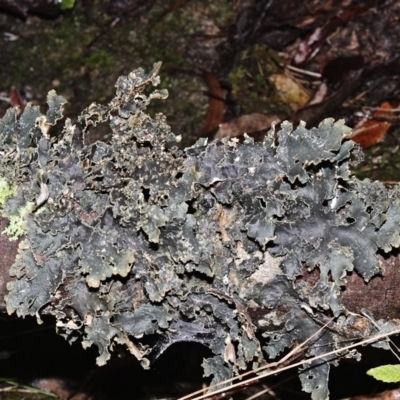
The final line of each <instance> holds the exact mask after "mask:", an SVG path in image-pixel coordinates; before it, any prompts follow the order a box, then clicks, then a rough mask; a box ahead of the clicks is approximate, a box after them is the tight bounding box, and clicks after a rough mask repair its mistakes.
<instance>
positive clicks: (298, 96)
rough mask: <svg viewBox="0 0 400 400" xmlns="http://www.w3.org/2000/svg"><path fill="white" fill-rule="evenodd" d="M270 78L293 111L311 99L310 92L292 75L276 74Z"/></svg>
mask: <svg viewBox="0 0 400 400" xmlns="http://www.w3.org/2000/svg"><path fill="white" fill-rule="evenodd" d="M269 79H270V81H271V82H272V83H273V84H274V85H275V87H276V90H277V92H278V94H279V96H280V97H281V99H282V101H284V102H285V103H287V104H288V105H289V106H290V108H291V109H292V110H293V111H297V110H298V109H300V108H303V107H304V106H305V105H306V104H307V103H308V102H309V101H310V98H311V96H310V93H308V92H307V90H306V89H304V87H303V86H302V85H301V84H300V83H299V82H297V81H296V80H294V79H293V78H291V77H290V76H288V75H286V74H274V75H271V76H270V77H269Z"/></svg>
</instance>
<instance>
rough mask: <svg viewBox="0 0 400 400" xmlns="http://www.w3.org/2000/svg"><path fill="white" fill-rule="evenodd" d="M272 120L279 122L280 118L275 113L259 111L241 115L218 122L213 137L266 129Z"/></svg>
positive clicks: (232, 135) (238, 134)
mask: <svg viewBox="0 0 400 400" xmlns="http://www.w3.org/2000/svg"><path fill="white" fill-rule="evenodd" d="M274 121H276V122H279V121H280V118H279V117H277V116H276V115H265V114H261V113H254V114H245V115H241V116H240V117H238V118H234V119H231V120H230V121H228V122H224V123H222V124H220V125H219V129H218V131H217V133H216V135H215V137H214V138H215V139H222V138H224V137H237V136H241V135H243V134H244V133H251V132H258V131H262V130H266V129H269V128H270V127H271V124H272V122H274Z"/></svg>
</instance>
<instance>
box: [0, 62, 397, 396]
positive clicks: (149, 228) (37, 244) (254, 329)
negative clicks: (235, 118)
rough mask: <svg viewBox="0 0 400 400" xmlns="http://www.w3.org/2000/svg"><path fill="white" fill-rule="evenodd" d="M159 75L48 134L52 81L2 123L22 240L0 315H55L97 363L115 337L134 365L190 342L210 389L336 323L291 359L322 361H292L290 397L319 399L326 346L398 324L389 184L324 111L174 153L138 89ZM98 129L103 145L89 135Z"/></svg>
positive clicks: (122, 88)
mask: <svg viewBox="0 0 400 400" xmlns="http://www.w3.org/2000/svg"><path fill="white" fill-rule="evenodd" d="M159 68H160V65H159V64H155V65H154V68H153V70H152V71H151V72H150V73H149V74H146V73H145V72H144V71H143V70H141V69H139V70H136V71H133V72H132V73H131V74H129V76H127V77H121V78H120V79H119V80H118V82H117V85H116V86H117V93H116V96H115V98H114V99H113V100H112V101H111V102H110V104H109V105H108V106H102V105H98V104H92V105H91V106H89V107H88V108H87V109H85V110H84V111H83V112H82V114H81V115H80V117H79V119H78V120H79V123H78V124H77V125H72V124H71V122H70V120H68V119H67V120H66V121H65V124H64V128H63V130H62V132H61V134H54V135H52V134H51V133H50V134H49V130H50V129H51V127H52V126H53V125H55V124H56V123H57V121H58V120H60V119H62V112H61V108H62V105H63V104H64V103H65V99H64V98H63V97H62V96H57V95H56V93H55V92H54V91H51V92H50V93H49V95H48V104H49V110H48V112H47V114H46V115H43V114H41V113H40V110H39V109H38V107H32V106H31V105H29V104H28V105H27V107H26V108H25V110H24V112H23V114H22V115H21V116H20V117H17V114H16V112H15V110H10V111H9V112H8V113H7V114H6V115H5V116H4V118H3V119H2V120H1V121H0V151H1V155H2V158H1V164H0V171H1V174H0V204H1V206H2V208H1V211H2V217H3V218H7V219H8V221H9V224H8V225H7V227H6V228H5V229H4V230H2V232H3V233H5V234H7V235H8V237H9V238H10V240H20V239H21V238H23V239H22V240H21V242H20V243H19V247H18V252H17V255H16V257H15V260H13V259H12V258H13V257H12V255H11V254H10V257H11V259H10V260H9V261H10V266H9V274H10V275H11V276H12V278H13V279H12V280H11V281H10V282H9V283H8V285H7V290H8V292H7V294H6V296H5V297H4V299H5V302H6V309H7V312H8V313H10V314H12V313H16V314H17V315H18V316H25V315H35V316H36V317H37V318H38V319H39V320H40V315H42V314H51V315H53V316H54V317H55V318H56V320H57V321H56V326H57V330H58V332H59V333H60V334H61V335H63V336H64V337H65V338H67V339H68V340H71V341H74V340H76V338H77V337H79V338H80V339H81V341H82V345H83V346H84V347H89V346H91V345H96V346H97V347H98V349H99V353H100V354H99V357H98V359H97V362H98V364H100V365H101V364H104V363H106V362H107V360H108V359H109V357H110V351H111V350H112V349H113V346H114V345H115V344H116V343H119V344H124V345H126V346H127V348H128V349H129V350H130V352H131V353H132V354H133V355H134V356H135V357H137V358H138V359H139V360H140V361H141V362H142V364H143V366H144V367H148V366H149V364H150V362H151V361H152V360H153V359H155V358H157V357H158V356H159V355H160V354H161V353H163V352H164V351H165V350H166V349H167V348H168V347H169V346H170V345H171V344H173V343H175V342H182V341H183V342H185V341H194V342H199V343H201V344H203V345H205V346H207V347H209V348H210V350H211V351H212V353H213V354H214V356H213V357H210V358H208V359H206V360H205V361H204V363H203V367H204V374H205V376H212V378H213V382H219V381H222V380H224V379H226V378H230V377H232V376H233V375H235V374H237V373H239V372H240V371H241V370H246V369H248V368H252V367H253V368H254V367H257V366H259V365H262V364H263V363H264V362H265V360H267V359H269V358H272V359H274V358H276V357H277V356H279V354H281V353H282V352H284V351H286V350H287V349H290V348H292V347H294V346H295V345H296V344H297V343H301V342H303V341H305V340H307V339H308V338H309V337H310V336H312V335H313V334H314V333H315V332H317V331H318V330H319V329H320V327H321V325H323V324H325V323H326V322H327V321H328V320H329V318H331V316H334V317H335V322H331V323H330V324H329V325H328V328H329V329H326V330H324V331H323V333H322V334H321V335H317V336H316V338H315V340H314V342H313V343H312V344H313V345H315V347H313V346H311V347H310V348H309V349H308V350H307V352H306V353H305V355H304V357H305V360H306V359H307V358H308V357H311V356H317V355H318V356H321V357H322V358H321V359H320V360H319V361H318V362H317V363H311V364H309V365H304V368H301V369H300V379H301V382H302V385H303V389H304V390H305V391H307V392H310V393H311V394H312V397H313V399H325V398H327V396H328V393H329V392H328V387H327V383H328V376H329V368H330V364H332V363H336V361H335V357H334V356H325V354H326V352H327V351H329V350H333V349H338V348H342V347H343V346H344V345H345V344H346V345H347V344H348V343H349V342H348V340H349V339H354V340H357V339H359V338H362V337H365V336H369V335H371V334H373V333H374V332H377V331H383V332H389V331H392V330H393V329H394V328H395V327H396V326H397V320H396V317H397V314H396V312H397V310H396V305H397V302H398V301H397V300H394V299H393V302H392V299H391V295H392V293H391V292H392V291H394V288H395V285H396V282H397V279H398V278H397V276H398V273H397V271H398V268H397V259H396V258H395V257H394V256H393V251H394V250H393V249H395V248H398V247H399V246H400V229H399V226H400V187H398V186H396V187H394V188H392V189H390V190H387V189H386V188H385V187H384V186H383V185H382V184H380V183H377V182H370V181H368V180H366V181H359V180H358V179H356V178H355V177H353V176H352V174H351V173H350V168H349V167H350V161H351V159H352V158H354V157H355V155H354V151H353V150H354V143H353V142H352V141H350V140H348V139H347V138H346V135H347V134H348V133H349V129H348V128H347V127H346V126H344V124H343V122H341V121H337V122H334V121H333V120H332V119H327V120H324V121H323V122H321V124H320V125H319V126H318V128H312V129H306V127H305V125H304V124H300V125H299V126H298V127H297V128H296V129H293V126H292V125H291V124H290V123H288V122H284V123H282V126H281V129H280V130H279V131H275V130H274V129H272V130H271V131H270V132H269V133H268V135H267V137H266V138H265V140H264V141H263V142H262V143H254V141H253V140H252V139H250V138H247V139H246V140H245V142H244V143H243V144H239V143H238V141H237V140H234V139H233V140H222V141H215V142H213V143H212V144H209V145H208V144H207V141H206V140H204V139H202V140H200V141H198V142H197V143H196V144H195V145H194V146H192V147H190V148H188V149H185V150H184V151H181V150H179V149H178V147H177V146H176V144H177V143H178V142H179V140H180V137H179V136H176V135H174V134H173V133H172V132H171V130H170V128H169V126H168V125H167V124H166V120H165V117H164V116H162V115H156V116H155V118H151V117H150V116H149V115H147V114H146V113H145V112H144V111H145V109H146V106H147V105H148V103H149V102H150V101H151V100H152V99H162V98H165V97H166V95H167V94H166V92H165V91H154V92H153V93H150V94H145V92H144V89H145V88H146V87H148V86H149V85H151V84H153V85H156V84H157V83H158V80H159V79H158V70H159ZM146 93H147V92H146ZM98 125H103V126H102V128H104V127H106V129H110V131H111V135H110V136H111V140H110V142H107V143H106V142H101V141H97V142H95V143H91V144H86V141H85V135H86V133H87V132H88V130H89V129H96V127H97V126H98ZM12 249H13V251H15V247H12ZM14 254H15V253H14ZM381 254H382V256H381ZM391 254H392V255H391ZM385 258H386V259H385ZM6 268H7V267H6ZM385 269H386V271H385V273H386V276H385V278H379V277H376V276H379V275H380V274H382V272H384V270H385ZM364 282H369V284H368V285H366V284H365V283H364ZM370 287H371V288H372V289H371V290H372V291H371V292H369V288H370ZM3 289H4V284H3ZM370 293H373V294H374V295H375V294H376V297H374V301H371V294H370ZM389 301H390V302H391V304H390V307H388V302H389ZM392 304H394V308H393V309H392V310H391V307H392ZM362 307H366V308H367V310H365V312H364V311H363V310H362V309H361V308H362ZM349 311H350V312H349ZM365 313H369V314H371V316H372V318H374V319H376V320H377V322H374V321H373V320H372V319H371V318H368V317H366V316H365V315H364V314H365ZM149 339H150V340H151V343H152V345H150V342H149ZM344 339H346V342H345V344H344ZM154 340H155V341H154ZM353 355H354V354H353Z"/></svg>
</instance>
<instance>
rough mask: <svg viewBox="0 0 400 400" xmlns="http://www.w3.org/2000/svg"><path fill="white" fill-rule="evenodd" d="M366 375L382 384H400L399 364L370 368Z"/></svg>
mask: <svg viewBox="0 0 400 400" xmlns="http://www.w3.org/2000/svg"><path fill="white" fill-rule="evenodd" d="M367 374H368V375H370V376H372V377H374V378H375V379H377V380H378V381H382V382H387V383H392V382H400V364H395V365H381V366H380V367H376V368H371V369H370V370H368V371H367Z"/></svg>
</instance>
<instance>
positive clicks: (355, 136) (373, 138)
mask: <svg viewBox="0 0 400 400" xmlns="http://www.w3.org/2000/svg"><path fill="white" fill-rule="evenodd" d="M392 109H393V107H392V106H391V105H390V103H388V102H386V101H385V102H383V103H382V104H381V105H380V106H379V107H378V108H377V109H376V110H375V112H374V113H373V114H372V118H371V119H364V120H362V121H361V122H359V123H358V124H357V125H356V126H355V128H354V131H353V133H352V134H351V135H350V136H349V138H350V139H352V140H353V141H355V142H356V143H358V144H359V145H360V146H361V147H362V148H363V149H366V148H368V147H371V146H372V145H374V144H376V143H378V142H381V141H382V140H383V139H384V137H385V134H386V132H387V131H388V129H389V128H390V127H391V126H392V124H391V122H388V121H385V120H384V119H385V118H387V119H390V116H389V115H388V112H389V111H390V110H392Z"/></svg>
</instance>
